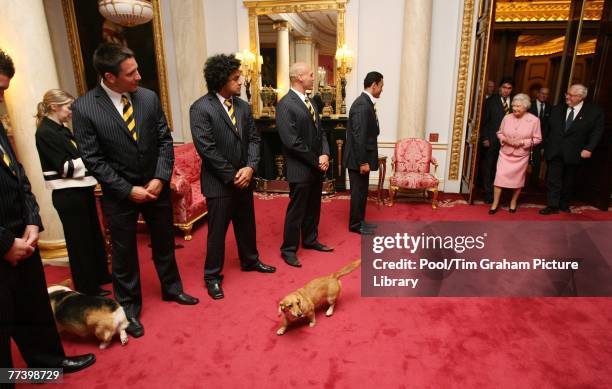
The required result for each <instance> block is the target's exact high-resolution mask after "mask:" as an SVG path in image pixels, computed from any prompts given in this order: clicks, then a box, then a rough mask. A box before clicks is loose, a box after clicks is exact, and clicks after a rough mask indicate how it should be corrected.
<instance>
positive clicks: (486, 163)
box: [480, 78, 514, 203]
mask: <svg viewBox="0 0 612 389" xmlns="http://www.w3.org/2000/svg"><path fill="white" fill-rule="evenodd" d="M513 86H514V82H513V81H512V79H510V78H504V79H503V80H502V81H501V83H500V84H499V93H498V94H494V95H493V96H491V97H489V98H488V99H486V101H485V103H484V108H483V111H484V114H483V119H482V125H481V126H480V141H481V146H482V151H483V155H482V157H481V159H482V165H481V171H482V181H483V186H484V190H485V202H486V203H492V202H493V181H494V180H495V170H496V168H497V157H498V156H499V149H500V143H499V139H497V131H499V126H500V124H501V121H502V119H503V118H504V116H506V115H507V114H509V113H510V112H511V111H512V107H511V105H512V98H511V94H512V88H513Z"/></svg>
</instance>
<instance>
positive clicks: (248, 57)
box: [235, 49, 263, 103]
mask: <svg viewBox="0 0 612 389" xmlns="http://www.w3.org/2000/svg"><path fill="white" fill-rule="evenodd" d="M235 57H236V59H237V60H239V61H240V70H241V71H242V76H243V77H244V88H245V92H246V95H247V100H248V102H249V103H250V102H251V80H252V79H253V72H254V71H255V66H259V68H258V70H259V73H261V65H263V57H262V56H261V55H259V56H257V55H255V54H254V53H252V52H251V51H249V50H247V49H244V50H242V51H241V52H238V53H236V54H235Z"/></svg>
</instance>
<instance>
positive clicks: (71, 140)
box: [70, 139, 78, 149]
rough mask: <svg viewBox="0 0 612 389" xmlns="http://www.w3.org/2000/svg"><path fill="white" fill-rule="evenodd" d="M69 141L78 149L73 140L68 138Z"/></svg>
mask: <svg viewBox="0 0 612 389" xmlns="http://www.w3.org/2000/svg"><path fill="white" fill-rule="evenodd" d="M70 143H72V145H73V146H74V148H75V149H78V146H77V144H76V142H75V141H74V140H72V139H70Z"/></svg>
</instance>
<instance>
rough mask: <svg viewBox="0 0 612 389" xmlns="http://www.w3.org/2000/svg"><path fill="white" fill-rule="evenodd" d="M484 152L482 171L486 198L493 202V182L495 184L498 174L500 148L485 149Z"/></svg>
mask: <svg viewBox="0 0 612 389" xmlns="http://www.w3.org/2000/svg"><path fill="white" fill-rule="evenodd" d="M482 150H483V151H484V155H483V161H482V165H481V169H482V185H483V187H484V190H485V196H486V199H488V200H493V182H495V173H497V158H498V157H499V147H495V146H491V147H488V148H485V147H483V148H482Z"/></svg>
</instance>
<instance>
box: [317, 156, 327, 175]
mask: <svg viewBox="0 0 612 389" xmlns="http://www.w3.org/2000/svg"><path fill="white" fill-rule="evenodd" d="M327 169H329V156H328V155H325V154H323V155H320V156H319V170H320V171H322V172H323V173H325V172H326V171H327Z"/></svg>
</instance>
